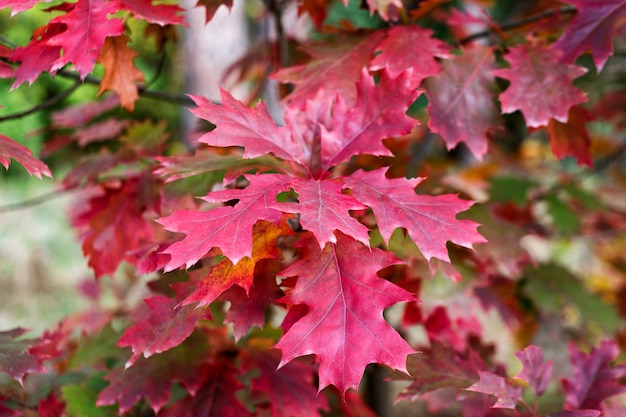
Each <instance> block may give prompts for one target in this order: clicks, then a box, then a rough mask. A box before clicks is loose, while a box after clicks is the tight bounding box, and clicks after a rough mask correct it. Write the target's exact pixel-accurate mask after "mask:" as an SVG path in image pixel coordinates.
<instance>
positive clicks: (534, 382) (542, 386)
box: [515, 345, 552, 397]
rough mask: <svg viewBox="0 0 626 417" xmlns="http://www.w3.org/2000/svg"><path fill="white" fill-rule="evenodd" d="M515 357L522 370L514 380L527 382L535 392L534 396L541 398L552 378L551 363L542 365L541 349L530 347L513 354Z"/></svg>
mask: <svg viewBox="0 0 626 417" xmlns="http://www.w3.org/2000/svg"><path fill="white" fill-rule="evenodd" d="M515 357H516V358H517V359H519V361H520V362H521V363H522V367H523V368H522V370H521V371H520V372H519V373H518V374H517V376H516V378H520V379H523V380H524V381H526V382H528V383H529V384H530V386H531V387H533V389H534V390H535V396H536V397H541V396H542V395H543V393H544V392H545V391H546V388H547V387H548V383H549V382H550V377H551V376H552V361H548V362H546V363H543V355H542V353H541V348H539V347H537V346H534V345H530V346H527V347H526V348H524V349H523V350H520V351H519V352H516V353H515Z"/></svg>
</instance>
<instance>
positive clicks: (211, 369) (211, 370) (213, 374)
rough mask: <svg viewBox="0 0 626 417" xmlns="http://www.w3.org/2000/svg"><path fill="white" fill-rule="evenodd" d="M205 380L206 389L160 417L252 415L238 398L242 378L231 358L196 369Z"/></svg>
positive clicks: (241, 387)
mask: <svg viewBox="0 0 626 417" xmlns="http://www.w3.org/2000/svg"><path fill="white" fill-rule="evenodd" d="M195 371H196V373H198V374H199V375H201V376H202V378H203V379H204V381H203V384H202V386H201V387H200V389H199V390H198V392H196V393H195V394H194V395H192V396H187V397H185V398H183V399H182V400H179V401H177V402H175V403H174V404H172V405H171V406H169V407H167V408H165V409H164V410H162V411H161V413H159V417H198V415H199V414H198V412H201V414H200V415H202V416H203V417H247V416H252V414H251V413H250V412H249V411H248V410H247V409H246V407H244V406H243V404H242V403H241V401H240V400H239V399H238V398H237V397H236V396H235V394H236V393H237V391H239V390H241V389H243V385H242V384H241V383H240V382H239V381H238V380H237V378H236V376H237V375H238V374H239V371H238V369H237V368H235V367H234V365H233V364H232V362H231V361H229V360H228V358H217V359H215V360H213V361H211V362H210V363H208V364H206V365H204V366H202V367H200V368H199V369H198V368H196V369H195Z"/></svg>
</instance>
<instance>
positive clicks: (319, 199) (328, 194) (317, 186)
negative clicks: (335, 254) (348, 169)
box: [271, 178, 369, 248]
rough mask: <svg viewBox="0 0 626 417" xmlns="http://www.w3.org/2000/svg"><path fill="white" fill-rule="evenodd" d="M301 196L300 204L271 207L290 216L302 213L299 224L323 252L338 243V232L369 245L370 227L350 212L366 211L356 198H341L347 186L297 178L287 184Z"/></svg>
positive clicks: (274, 205) (347, 196)
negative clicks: (313, 238) (328, 244)
mask: <svg viewBox="0 0 626 417" xmlns="http://www.w3.org/2000/svg"><path fill="white" fill-rule="evenodd" d="M288 184H289V185H290V186H291V187H293V189H294V190H295V191H296V193H298V200H299V203H274V204H273V205H272V206H271V207H273V208H275V209H277V210H281V211H284V212H287V213H300V224H301V225H302V227H303V228H304V229H305V230H310V231H311V232H313V234H314V235H315V238H316V239H317V241H318V242H319V246H320V248H323V247H324V246H325V245H326V243H327V242H333V243H336V242H337V239H336V237H335V235H334V232H335V230H340V231H341V232H343V233H345V234H347V235H348V236H351V237H353V238H354V239H356V240H358V241H360V242H362V243H363V244H365V245H369V235H368V229H367V227H365V226H363V225H362V224H361V223H359V222H358V220H356V219H355V218H353V217H351V216H350V215H349V212H348V211H349V210H361V209H364V208H366V207H365V206H364V205H363V204H361V203H359V202H358V201H357V200H355V199H354V198H353V197H351V196H349V195H346V194H342V193H341V190H342V189H343V188H344V187H345V185H344V184H342V183H339V182H335V181H329V180H305V179H300V178H294V179H292V180H291V182H289V183H288Z"/></svg>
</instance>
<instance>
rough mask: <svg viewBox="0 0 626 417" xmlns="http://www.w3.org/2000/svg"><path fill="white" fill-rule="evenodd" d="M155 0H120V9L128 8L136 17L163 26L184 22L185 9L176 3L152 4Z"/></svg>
mask: <svg viewBox="0 0 626 417" xmlns="http://www.w3.org/2000/svg"><path fill="white" fill-rule="evenodd" d="M153 1H154V0H120V6H119V7H120V9H122V10H128V11H130V12H131V13H132V14H134V15H135V17H137V18H139V19H143V20H145V21H147V22H150V23H156V24H158V25H161V26H165V25H178V24H180V23H182V22H183V20H184V17H183V16H182V15H181V13H182V12H184V11H185V9H183V8H181V7H179V6H177V5H175V4H152V3H153Z"/></svg>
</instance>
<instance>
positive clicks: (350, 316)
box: [276, 233, 414, 395]
mask: <svg viewBox="0 0 626 417" xmlns="http://www.w3.org/2000/svg"><path fill="white" fill-rule="evenodd" d="M396 262H397V260H396V259H395V258H394V256H393V255H392V254H390V253H389V252H384V251H382V250H380V249H375V248H374V249H372V250H370V249H368V248H367V247H365V246H363V245H361V244H360V243H358V242H356V241H355V240H353V239H351V238H349V237H348V236H346V235H344V234H342V233H337V243H336V244H333V243H328V244H327V245H326V247H325V248H324V249H323V250H320V249H318V248H317V245H315V244H313V246H312V249H311V252H310V253H309V254H308V255H307V256H306V258H305V259H300V260H298V261H296V262H295V263H293V264H292V265H291V266H289V268H287V269H286V270H285V271H283V272H282V273H281V275H284V276H294V275H297V276H298V281H297V284H296V286H295V287H294V288H293V290H291V291H290V292H288V293H287V295H286V296H285V297H284V300H285V301H286V302H288V303H290V304H302V303H304V304H306V305H307V306H308V309H309V310H308V313H307V314H306V315H305V316H304V317H302V318H301V319H300V320H298V321H297V322H296V323H295V324H294V325H293V326H291V328H290V329H289V330H288V331H287V332H286V333H285V334H284V335H283V337H282V338H281V339H280V341H279V342H278V344H276V348H277V349H280V350H281V351H282V353H283V356H282V360H281V362H280V366H283V365H285V364H286V363H288V362H289V361H291V360H293V359H294V358H296V357H298V356H304V355H309V354H315V355H316V357H317V361H318V362H319V364H320V370H319V375H320V382H319V388H320V390H321V389H324V388H325V387H326V386H328V385H330V384H333V385H335V386H336V387H337V388H338V389H339V391H340V392H341V394H342V395H343V394H345V392H346V391H347V390H348V389H350V388H356V387H357V386H358V384H359V381H360V379H361V376H362V374H363V371H364V370H365V367H366V366H367V364H369V363H374V362H376V363H381V364H384V365H387V366H389V367H391V368H393V369H397V370H399V371H402V372H406V357H407V355H409V354H411V353H413V352H414V351H413V349H411V348H410V347H409V345H408V344H407V343H406V341H404V339H402V338H401V337H400V335H398V334H397V333H396V332H395V331H394V330H393V328H391V327H390V326H389V325H388V324H387V323H386V322H385V320H384V318H383V314H382V313H383V309H385V308H386V307H389V306H391V305H393V304H395V303H397V302H400V301H412V300H414V297H413V296H412V295H411V294H410V293H409V292H407V291H405V290H403V289H402V288H400V287H397V286H395V285H393V284H391V283H390V282H388V281H385V280H383V279H381V278H379V277H378V276H377V274H376V272H377V271H379V270H380V269H382V268H384V267H386V266H388V265H391V264H394V263H396ZM311 294H318V296H316V297H311ZM363 300H368V301H367V303H363Z"/></svg>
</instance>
